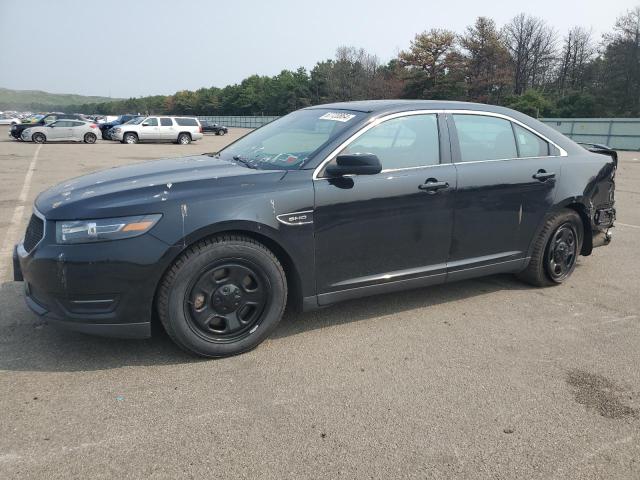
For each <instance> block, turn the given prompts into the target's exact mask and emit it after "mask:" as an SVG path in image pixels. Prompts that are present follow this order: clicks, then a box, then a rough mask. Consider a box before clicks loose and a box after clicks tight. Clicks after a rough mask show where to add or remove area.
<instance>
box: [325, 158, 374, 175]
mask: <svg viewBox="0 0 640 480" xmlns="http://www.w3.org/2000/svg"><path fill="white" fill-rule="evenodd" d="M381 171H382V164H381V163H380V159H379V158H378V156H377V155H374V154H373V153H347V154H343V155H338V156H337V157H336V162H335V163H334V164H330V165H329V166H327V168H326V169H325V172H327V175H329V176H330V177H342V176H344V175H375V174H377V173H380V172H381Z"/></svg>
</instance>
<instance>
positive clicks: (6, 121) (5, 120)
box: [0, 115, 21, 125]
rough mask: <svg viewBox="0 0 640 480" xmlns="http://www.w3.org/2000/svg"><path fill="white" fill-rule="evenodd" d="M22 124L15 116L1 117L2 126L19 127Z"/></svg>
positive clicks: (0, 123)
mask: <svg viewBox="0 0 640 480" xmlns="http://www.w3.org/2000/svg"><path fill="white" fill-rule="evenodd" d="M19 123H21V120H20V119H19V118H18V117H15V116H13V115H0V125H17V124H19Z"/></svg>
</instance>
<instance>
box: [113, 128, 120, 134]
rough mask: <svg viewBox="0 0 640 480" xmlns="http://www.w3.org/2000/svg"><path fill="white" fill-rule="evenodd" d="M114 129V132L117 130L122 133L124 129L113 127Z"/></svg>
mask: <svg viewBox="0 0 640 480" xmlns="http://www.w3.org/2000/svg"><path fill="white" fill-rule="evenodd" d="M112 130H113V131H114V132H116V133H120V132H121V131H122V129H121V128H113V129H112Z"/></svg>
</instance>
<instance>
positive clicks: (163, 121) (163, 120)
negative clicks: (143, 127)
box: [160, 118, 173, 127]
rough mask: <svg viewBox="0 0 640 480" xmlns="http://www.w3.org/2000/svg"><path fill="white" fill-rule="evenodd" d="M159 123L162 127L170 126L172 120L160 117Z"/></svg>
mask: <svg viewBox="0 0 640 480" xmlns="http://www.w3.org/2000/svg"><path fill="white" fill-rule="evenodd" d="M160 125H162V126H163V127H172V126H173V122H172V121H171V119H170V118H161V119H160Z"/></svg>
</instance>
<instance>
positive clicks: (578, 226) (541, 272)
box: [518, 209, 584, 287]
mask: <svg viewBox="0 0 640 480" xmlns="http://www.w3.org/2000/svg"><path fill="white" fill-rule="evenodd" d="M583 232H584V230H583V226H582V220H581V219H580V216H579V215H578V214H577V213H576V212H574V211H573V210H568V209H563V210H561V211H559V212H557V213H555V214H553V215H552V216H551V217H549V218H548V219H547V221H546V222H545V224H544V227H543V228H542V231H541V232H540V234H539V235H538V238H537V239H536V240H535V244H534V247H533V252H532V255H531V260H530V261H529V265H528V266H527V268H526V269H525V270H524V271H523V272H521V273H519V274H518V277H519V278H520V279H522V280H524V281H525V282H527V283H530V284H532V285H535V286H538V287H546V286H551V285H558V284H560V283H563V282H564V281H565V280H566V279H567V278H569V277H570V276H571V274H572V273H573V271H574V270H575V267H576V262H577V260H578V255H579V254H580V250H581V248H582V240H583V238H582V237H583V235H584V233H583Z"/></svg>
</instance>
